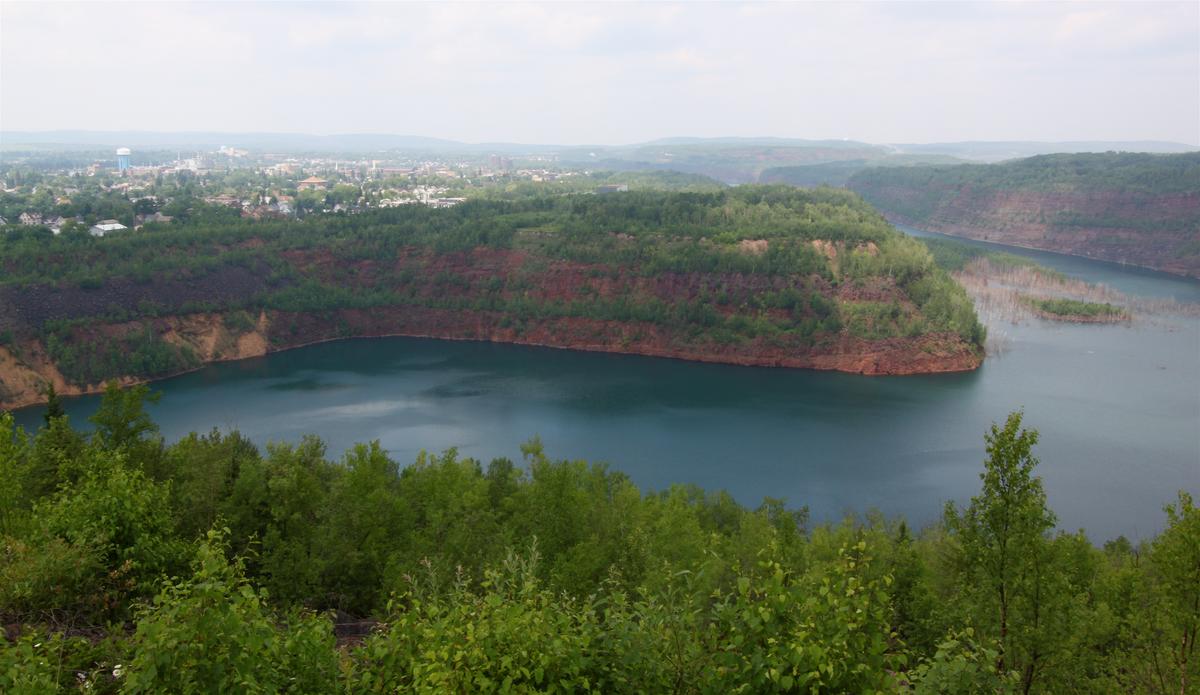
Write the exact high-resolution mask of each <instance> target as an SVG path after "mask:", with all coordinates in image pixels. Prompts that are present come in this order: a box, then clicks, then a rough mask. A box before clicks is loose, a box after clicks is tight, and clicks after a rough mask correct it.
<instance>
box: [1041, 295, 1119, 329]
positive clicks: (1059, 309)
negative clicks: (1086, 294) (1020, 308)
mask: <svg viewBox="0 0 1200 695" xmlns="http://www.w3.org/2000/svg"><path fill="white" fill-rule="evenodd" d="M1024 300H1025V302H1026V303H1027V304H1028V305H1029V306H1030V308H1031V309H1033V313H1034V314H1036V315H1038V316H1039V317H1041V318H1044V319H1048V320H1051V321H1066V322H1068V323H1121V322H1123V321H1129V320H1131V319H1132V318H1133V314H1131V313H1130V312H1129V310H1127V309H1125V308H1123V307H1119V306H1114V305H1113V304H1111V303H1109V302H1103V303H1101V302H1084V301H1080V300H1078V299H1066V298H1062V297H1051V298H1045V297H1025V298H1024Z"/></svg>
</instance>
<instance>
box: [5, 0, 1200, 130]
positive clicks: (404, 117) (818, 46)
mask: <svg viewBox="0 0 1200 695" xmlns="http://www.w3.org/2000/svg"><path fill="white" fill-rule="evenodd" d="M0 128H2V129H7V130H49V129H90V130H158V131H178V130H202V131H271V132H307V133H321V134H330V133H367V132H374V133H397V134H410V135H428V136H434V137H444V138H451V139H455V140H466V141H472V142H480V141H510V142H526V143H556V144H572V143H584V142H587V143H599V144H618V143H629V142H637V141H644V140H648V139H652V138H657V137H665V136H672V135H694V136H721V135H740V136H764V135H774V136H781V137H801V138H850V139H855V140H866V141H871V142H931V141H949V140H967V139H975V140H1018V139H1019V140H1140V139H1147V140H1148V139H1154V140H1175V141H1180V142H1187V143H1191V144H1200V2H1196V1H1195V0H1192V1H1190V2H1178V3H1149V2H1136V3H1133V2H1130V3H1086V2H1076V3H1044V2H1028V3H1016V2H1012V3H979V4H968V3H949V2H940V3H911V4H910V3H894V2H889V3H871V4H843V3H838V4H832V3H796V4H783V3H771V4H698V3H693V4H665V3H644V4H617V3H603V4H565V3H560V4H464V3H438V4H393V3H371V4H347V3H336V4H317V3H302V4H284V3H262V4H249V3H236V4H235V3H197V4H177V3H165V2H164V3H147V4H133V3H128V4H125V3H122V4H105V3H86V4H78V5H77V4H61V3H53V2H37V3H32V2H30V3H23V2H11V1H10V0H2V1H0Z"/></svg>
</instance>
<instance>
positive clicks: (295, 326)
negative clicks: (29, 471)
mask: <svg viewBox="0 0 1200 695" xmlns="http://www.w3.org/2000/svg"><path fill="white" fill-rule="evenodd" d="M150 323H151V325H152V326H153V327H154V330H155V331H156V332H157V333H158V334H159V335H160V336H161V337H162V338H163V339H164V340H166V341H168V342H170V343H172V344H173V345H176V346H179V347H187V348H188V349H190V350H191V351H192V352H193V353H194V354H195V355H196V357H197V358H198V360H199V361H200V363H201V364H210V363H214V362H222V361H229V360H240V359H247V358H252V357H260V356H262V355H265V354H267V353H270V352H278V351H282V350H288V349H292V348H297V347H301V346H304V345H311V344H314V343H320V342H327V341H332V340H341V339H346V338H376V337H388V336H408V337H422V338H439V339H447V340H480V341H490V342H498V343H512V344H516V345H532V346H542V347H552V348H564V349H572V350H585V351H592V352H612V353H624V354H633V355H646V356H652V357H666V358H673V359H682V360H690V361H696V362H715V363H722V364H733V365H744V366H757V367H792V368H804V369H820V370H833V371H841V372H850V373H855V374H868V375H906V374H932V373H940V372H961V371H970V370H973V369H976V368H978V367H979V365H980V364H981V363H982V360H983V355H982V353H981V351H980V350H979V349H978V348H976V347H975V346H973V345H971V344H970V343H968V342H966V341H964V340H963V339H962V338H960V337H959V336H958V335H956V334H953V333H937V334H928V335H924V336H920V337H917V338H891V339H887V340H878V341H867V340H862V339H858V338H853V337H849V336H844V335H843V336H837V337H836V339H833V340H828V341H825V342H820V343H818V344H816V345H813V346H805V347H781V346H778V345H771V344H769V343H767V342H766V341H763V340H761V339H755V340H751V341H746V342H740V343H730V344H720V343H715V342H690V343H684V342H683V341H681V340H679V338H678V336H676V335H673V334H672V332H671V331H670V330H669V329H666V328H665V327H663V326H660V325H657V324H653V323H639V322H618V321H605V320H599V319H590V318H584V317H560V318H549V319H540V320H528V321H525V322H523V325H521V326H520V327H517V326H515V325H513V324H512V322H511V321H509V320H506V316H505V315H504V314H502V313H500V312H486V311H457V310H447V309H435V308H428V307H414V306H387V307H376V308H372V309H341V310H335V311H328V312H320V313H299V312H281V311H263V312H260V313H259V315H258V318H257V320H256V321H255V322H254V326H253V327H252V328H248V329H245V330H237V329H231V328H229V327H228V325H227V324H228V323H229V322H227V320H226V316H225V315H222V314H218V313H204V314H190V315H184V316H171V317H165V318H158V319H153V320H152V321H151V322H150ZM143 325H144V324H143V323H142V322H130V323H125V324H106V325H102V326H99V327H97V328H96V329H95V330H97V331H98V332H101V333H107V334H110V335H118V334H121V333H122V332H128V331H133V330H141V329H142V327H143ZM169 376H174V375H162V376H160V377H158V378H167V377H169ZM117 381H118V382H119V383H121V384H123V385H129V384H135V383H139V382H142V381H147V380H146V379H139V378H135V377H132V376H125V377H121V378H119V379H118V380H117ZM47 383H50V384H53V385H54V388H55V390H56V391H57V392H58V393H59V394H61V395H65V396H77V395H84V394H89V393H98V392H101V391H103V390H104V384H102V383H97V384H84V385H79V384H72V383H68V382H67V380H66V379H65V378H64V377H63V375H62V374H61V373H60V372H59V370H58V368H57V367H56V366H55V365H54V363H53V361H52V360H51V359H50V357H49V355H48V354H47V352H46V349H45V346H44V345H42V344H41V342H40V341H38V340H36V339H27V340H22V341H18V342H17V343H16V345H8V346H4V347H0V410H11V409H15V408H21V407H25V406H30V405H36V404H39V403H42V402H44V401H45V397H44V395H43V391H44V389H45V385H46V384H47Z"/></svg>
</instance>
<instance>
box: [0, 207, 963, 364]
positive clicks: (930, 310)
mask: <svg viewBox="0 0 1200 695" xmlns="http://www.w3.org/2000/svg"><path fill="white" fill-rule="evenodd" d="M0 268H2V269H3V271H4V277H3V278H2V279H0V297H2V298H3V299H4V300H5V301H4V304H3V305H0V332H3V331H8V332H9V334H10V335H14V336H15V337H16V338H18V339H20V338H22V337H24V338H37V339H39V340H41V341H42V343H43V344H45V346H46V349H47V350H48V351H49V353H50V355H51V356H52V357H53V358H54V360H55V361H56V362H57V363H59V364H60V365H62V370H63V372H64V373H65V374H66V375H67V376H68V377H69V378H70V379H72V380H74V381H75V382H76V383H96V382H98V381H101V380H103V379H107V378H111V377H115V376H122V375H130V374H132V375H142V376H154V375H157V374H165V373H171V372H172V371H179V370H180V369H182V368H187V366H189V365H192V364H194V363H195V361H196V360H195V356H194V355H189V354H187V350H186V349H183V348H180V347H179V346H178V345H176V346H170V345H163V344H161V343H162V339H161V337H160V336H159V335H158V333H161V332H162V331H163V330H165V329H161V328H160V329H158V331H157V332H156V330H154V329H153V326H154V325H155V324H154V321H155V320H156V319H159V318H161V317H165V316H174V315H181V314H191V313H196V312H219V313H230V312H235V313H236V312H248V313H249V314H252V315H254V316H257V315H259V313H260V312H263V311H278V312H291V313H303V312H307V313H312V312H334V311H341V310H347V309H355V310H365V309H374V308H383V307H391V308H409V309H429V310H437V311H449V312H472V313H473V314H472V315H479V314H480V313H481V312H483V313H485V314H487V315H489V316H497V317H502V321H503V322H505V326H506V327H511V326H516V327H518V328H519V329H520V330H526V329H527V328H529V329H533V328H536V327H537V326H542V325H545V323H546V322H547V321H561V320H566V319H586V320H589V321H597V322H618V323H625V324H629V323H639V324H644V325H645V326H646V328H647V329H648V330H649V329H653V330H656V331H660V332H663V333H665V334H668V337H667V338H664V340H665V341H666V342H667V343H668V344H669V346H673V347H671V349H675V348H678V349H679V350H680V351H690V352H691V353H695V352H705V351H712V350H713V349H717V348H714V346H726V347H721V348H719V349H729V348H728V347H727V346H734V348H735V349H736V347H737V346H739V345H740V346H745V347H743V348H742V349H744V350H748V351H756V352H760V353H761V352H762V351H763V350H768V351H770V350H776V351H782V352H785V353H786V352H789V351H793V350H799V351H804V350H810V349H832V348H831V347H830V346H832V345H834V344H835V343H837V341H839V340H841V339H843V338H850V339H856V340H864V341H880V340H887V339H890V338H905V339H910V338H917V337H921V336H929V335H946V336H957V338H955V339H956V340H961V341H965V342H966V343H969V344H973V345H976V346H979V345H981V344H982V336H983V329H982V327H981V326H980V325H979V323H978V321H977V320H976V317H975V314H974V311H973V308H972V306H971V304H970V301H969V299H968V298H967V297H966V295H965V293H964V292H963V291H962V290H961V288H959V287H957V285H955V284H954V283H953V281H951V280H950V279H949V277H948V276H947V275H946V274H945V273H944V272H943V271H942V270H940V269H939V268H937V267H936V265H935V263H934V262H933V260H932V258H931V257H930V255H929V252H928V251H927V250H926V249H925V247H924V246H922V245H921V244H920V243H919V242H917V241H915V240H912V239H910V238H908V237H906V236H904V235H902V234H900V233H898V232H896V231H895V230H894V229H892V228H891V226H890V225H889V224H888V223H887V222H886V221H885V220H884V219H883V218H882V217H880V216H879V215H878V214H877V213H876V212H875V211H874V210H873V209H872V208H871V207H870V206H869V205H867V204H866V203H865V202H863V201H862V199H860V198H859V197H858V196H856V195H854V194H852V193H849V192H847V191H839V190H833V189H818V190H813V191H799V190H795V189H792V188H788V187H741V188H736V189H729V190H714V191H711V192H693V193H684V192H661V191H650V190H645V191H630V192H626V193H615V194H602V195H581V194H577V195H560V194H555V195H524V194H520V195H516V196H515V197H513V198H511V199H503V198H500V199H479V200H471V201H468V202H466V203H463V204H460V205H457V206H455V207H453V208H450V209H431V208H427V207H424V206H414V205H409V206H404V207H401V208H395V209H385V210H373V211H369V212H364V213H362V214H355V215H323V216H314V217H309V218H307V219H305V220H302V221H257V222H248V221H208V220H206V219H205V218H204V217H203V216H201V217H199V218H197V219H195V220H193V221H191V222H185V223H184V224H180V225H172V226H170V227H159V228H154V229H149V228H148V229H147V230H146V231H143V232H141V233H129V234H123V235H113V236H110V237H106V238H103V239H93V238H91V237H88V236H86V235H82V234H70V233H64V234H62V235H61V236H59V237H48V236H47V235H38V234H30V233H17V232H10V233H8V234H7V235H2V236H0ZM464 315H465V314H464ZM97 323H109V324H111V323H121V324H125V325H128V326H130V328H129V329H128V330H126V331H125V332H124V333H122V334H121V335H120V336H115V335H111V334H109V333H106V332H104V331H100V330H93V329H92V328H91V326H93V325H94V324H97ZM556 330H557V329H556ZM18 342H19V341H18ZM823 346H824V347H823ZM122 355H130V356H131V357H130V360H131V361H130V362H129V364H128V365H122V364H121V356H122ZM134 356H136V359H134Z"/></svg>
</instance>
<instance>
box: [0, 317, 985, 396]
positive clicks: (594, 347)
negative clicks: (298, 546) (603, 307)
mask: <svg viewBox="0 0 1200 695" xmlns="http://www.w3.org/2000/svg"><path fill="white" fill-rule="evenodd" d="M385 338H418V339H424V340H449V341H454V342H476V343H492V344H496V345H519V346H522V347H533V348H546V349H551V350H572V351H576V352H590V353H606V354H616V355H633V356H637V357H648V358H653V359H671V360H677V361H681V362H695V363H699V364H724V365H729V366H734V367H753V368H762V369H807V370H813V371H825V372H830V371H832V372H841V373H843V374H856V375H859V376H867V377H876V376H878V377H887V376H922V375H933V374H961V373H964V372H971V371H975V370H977V369H979V368H980V367H981V366H982V365H983V362H984V360H985V359H986V357H987V355H986V353H984V352H983V350H982V348H981V349H980V350H979V352H978V353H977V354H975V355H973V357H974V359H973V360H972V362H973V363H972V364H971V365H970V366H958V365H956V364H954V361H953V360H946V361H947V362H948V363H950V364H951V366H949V367H948V368H945V369H922V370H917V369H899V370H886V369H885V370H878V371H876V370H867V369H849V368H842V367H840V366H839V365H838V361H839V360H842V361H844V360H857V363H858V364H860V365H867V364H872V365H874V366H876V367H877V366H878V364H879V360H878V357H877V356H876V357H875V358H874V359H872V355H871V354H870V353H866V354H844V353H842V354H833V353H831V354H825V355H813V356H806V358H805V359H787V358H769V357H757V356H753V355H747V356H745V357H742V358H740V359H730V358H726V357H723V356H721V355H713V354H705V353H687V352H681V351H673V350H660V349H656V348H654V347H652V346H644V347H643V348H642V349H634V348H633V347H632V346H630V347H629V348H624V349H622V348H619V347H612V346H607V345H603V344H591V345H555V344H552V343H544V342H538V341H534V340H531V341H520V340H490V339H483V338H469V337H454V336H443V335H431V334H419V333H412V332H407V333H380V334H373V335H351V336H339V337H332V338H320V339H317V340H309V341H304V342H301V343H296V344H294V345H287V346H285V347H280V348H275V349H271V348H269V347H268V349H267V350H266V352H264V353H262V354H255V355H243V356H236V357H227V358H217V359H210V360H205V361H204V362H202V363H201V364H199V365H198V366H196V367H192V368H189V369H184V370H181V371H178V372H172V373H170V374H163V375H160V376H155V377H148V378H144V377H129V376H125V377H118V378H116V379H115V381H117V382H118V383H119V384H121V385H122V386H136V385H139V384H150V383H154V382H158V381H166V380H168V379H173V378H176V377H180V376H184V375H187V374H192V373H195V372H198V371H201V370H203V369H205V368H207V367H209V366H211V365H214V364H220V363H225V362H240V361H243V360H250V359H256V358H262V357H266V356H269V355H272V354H276V353H282V352H288V351H290V350H299V349H301V348H305V347H311V346H313V345H321V344H324V343H334V342H339V341H351V340H379V339H385ZM106 386H107V382H104V383H99V384H88V385H86V386H82V387H81V386H75V385H70V384H68V385H67V388H65V389H62V390H58V387H57V386H56V387H55V388H56V390H58V394H57V395H58V396H59V397H60V398H79V397H84V396H94V395H96V394H99V393H103V392H104V389H105V388H106ZM45 403H46V399H45V398H44V397H42V396H41V395H40V394H39V395H38V396H37V397H33V398H25V399H18V400H14V401H9V402H0V412H16V411H18V410H23V409H26V408H33V407H37V406H39V405H45Z"/></svg>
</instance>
